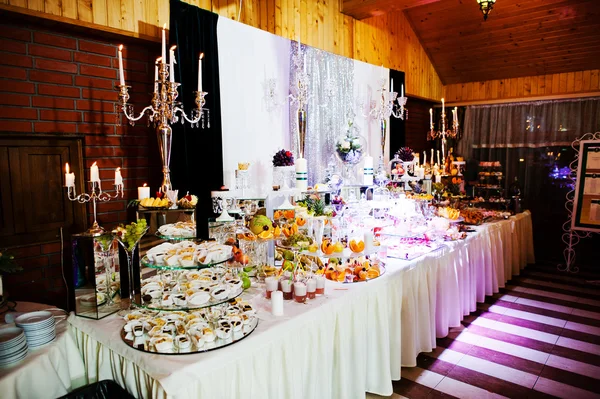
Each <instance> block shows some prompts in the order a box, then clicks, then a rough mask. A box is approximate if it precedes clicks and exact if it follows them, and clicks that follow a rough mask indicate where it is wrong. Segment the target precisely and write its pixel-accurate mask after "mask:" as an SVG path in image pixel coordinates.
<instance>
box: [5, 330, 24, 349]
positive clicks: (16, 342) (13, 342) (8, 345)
mask: <svg viewBox="0 0 600 399" xmlns="http://www.w3.org/2000/svg"><path fill="white" fill-rule="evenodd" d="M23 342H25V334H23V335H22V336H20V337H19V338H18V339H15V340H12V341H10V344H6V345H0V353H2V352H3V351H6V350H8V349H10V348H12V347H14V346H16V345H19V344H21V343H23Z"/></svg>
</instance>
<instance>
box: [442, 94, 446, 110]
mask: <svg viewBox="0 0 600 399" xmlns="http://www.w3.org/2000/svg"><path fill="white" fill-rule="evenodd" d="M444 112H446V107H445V105H444V99H443V98H442V114H443V113H444Z"/></svg>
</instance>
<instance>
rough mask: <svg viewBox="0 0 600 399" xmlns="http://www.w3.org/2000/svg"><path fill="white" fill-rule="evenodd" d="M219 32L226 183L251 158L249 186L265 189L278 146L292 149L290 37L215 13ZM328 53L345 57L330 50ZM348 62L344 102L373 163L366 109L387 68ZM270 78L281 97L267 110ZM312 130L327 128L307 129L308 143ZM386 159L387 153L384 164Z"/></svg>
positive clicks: (372, 125)
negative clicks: (349, 82)
mask: <svg viewBox="0 0 600 399" xmlns="http://www.w3.org/2000/svg"><path fill="white" fill-rule="evenodd" d="M217 34H218V44H219V68H220V79H221V81H220V85H221V113H222V115H221V118H222V125H223V167H224V180H225V183H226V184H228V183H230V184H231V183H233V181H232V180H233V179H232V176H233V173H234V171H235V169H237V164H238V162H250V163H251V167H250V179H249V180H250V181H249V183H250V186H251V187H257V188H258V189H259V192H257V193H256V194H265V193H266V192H268V191H269V190H270V188H271V184H272V180H273V179H272V173H273V172H272V163H271V161H272V157H273V154H274V153H275V152H276V151H278V150H280V149H282V148H285V149H291V148H292V139H293V138H292V133H291V131H290V113H289V112H290V111H289V110H290V107H289V100H288V95H289V93H290V91H289V85H290V47H291V42H290V40H288V39H284V38H282V37H279V36H275V35H273V34H271V33H269V32H265V31H263V30H260V29H256V28H253V27H251V26H248V25H244V24H242V23H239V22H237V21H233V20H230V19H227V18H223V17H221V18H219V22H218V26H217ZM327 57H340V58H344V57H341V56H337V55H332V54H328V55H327ZM344 59H345V58H344ZM352 63H353V69H354V75H353V76H354V77H353V92H354V94H353V96H352V97H353V98H346V99H344V101H346V102H347V103H348V104H353V108H354V110H355V114H356V116H355V124H357V125H358V126H359V127H360V132H361V134H362V135H363V136H364V137H365V138H366V139H367V141H368V143H369V145H368V150H369V154H370V155H371V156H372V157H373V158H374V166H375V168H377V164H378V159H379V154H380V151H381V150H380V131H379V122H378V121H375V120H373V119H371V117H370V116H368V112H369V105H370V103H371V101H372V100H377V98H378V97H377V94H378V92H377V91H378V90H379V89H380V83H381V79H385V81H386V87H389V86H388V85H389V69H387V68H383V67H379V66H375V65H371V64H367V63H364V62H360V61H356V60H352ZM320 75H323V76H326V75H324V74H320ZM268 79H276V81H277V86H276V93H277V94H276V96H277V99H278V100H279V101H280V102H281V103H280V104H281V105H280V106H278V107H277V108H276V109H275V110H272V111H270V112H269V111H267V107H266V104H265V83H266V81H267V80H268ZM317 86H319V85H317ZM319 87H320V86H319ZM396 90H399V87H398V88H396ZM337 92H338V93H340V92H344V90H341V91H339V90H338V91H337ZM309 112H310V111H309ZM309 118H310V115H309ZM309 127H310V126H309ZM388 131H389V123H388ZM340 133H341V132H340ZM311 134H325V133H324V132H320V131H311V130H310V129H307V142H308V141H309V140H310V138H309V137H308V136H310V135H311ZM387 148H389V134H387V140H386V149H387ZM332 150H333V149H332ZM388 161H389V159H388V157H386V161H385V162H386V164H387V162H388ZM362 167H363V166H362V163H361V164H360V165H359V166H358V170H359V173H358V175H359V176H360V175H362ZM309 169H310V166H309Z"/></svg>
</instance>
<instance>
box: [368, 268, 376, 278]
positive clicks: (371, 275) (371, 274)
mask: <svg viewBox="0 0 600 399" xmlns="http://www.w3.org/2000/svg"><path fill="white" fill-rule="evenodd" d="M377 277H379V270H377V269H375V268H371V269H369V270H367V278H368V279H371V278H377Z"/></svg>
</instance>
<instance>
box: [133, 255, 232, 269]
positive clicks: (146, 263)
mask: <svg viewBox="0 0 600 399" xmlns="http://www.w3.org/2000/svg"><path fill="white" fill-rule="evenodd" d="M232 259H233V256H232V257H230V258H228V259H225V260H223V261H221V262H215V263H207V264H203V263H197V264H195V265H193V266H168V265H157V264H154V263H152V262H150V260H149V259H148V257H147V256H144V257H143V258H142V265H143V266H145V267H149V268H151V269H158V270H200V269H208V268H209V267H214V266H217V265H222V264H223V263H225V262H229V261H230V260H232Z"/></svg>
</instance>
